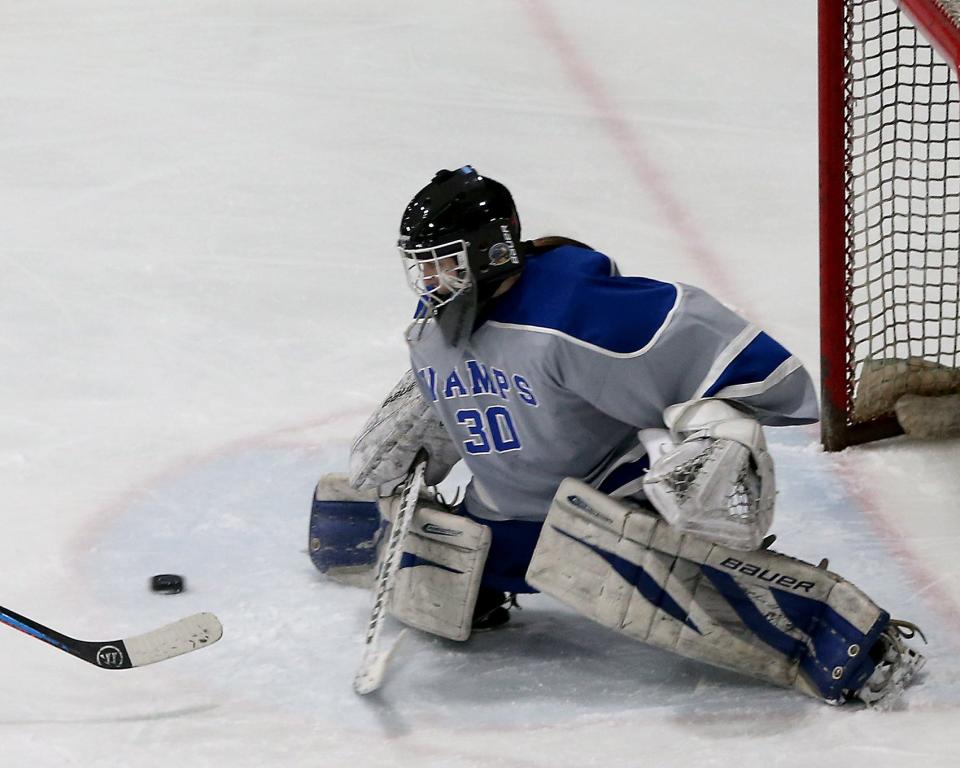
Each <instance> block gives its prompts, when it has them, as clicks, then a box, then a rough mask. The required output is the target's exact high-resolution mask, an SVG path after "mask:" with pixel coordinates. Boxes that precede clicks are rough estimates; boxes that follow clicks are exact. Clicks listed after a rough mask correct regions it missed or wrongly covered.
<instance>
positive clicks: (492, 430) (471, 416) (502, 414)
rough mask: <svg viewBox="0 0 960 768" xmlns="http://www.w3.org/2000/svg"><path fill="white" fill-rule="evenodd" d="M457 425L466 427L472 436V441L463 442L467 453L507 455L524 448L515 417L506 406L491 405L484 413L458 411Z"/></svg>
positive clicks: (472, 409)
mask: <svg viewBox="0 0 960 768" xmlns="http://www.w3.org/2000/svg"><path fill="white" fill-rule="evenodd" d="M457 423H458V424H462V425H463V426H465V427H466V428H467V432H468V433H469V434H470V439H469V440H464V441H463V447H464V448H466V449H467V453H472V454H478V453H491V452H492V451H496V452H497V453H507V452H508V451H519V450H520V448H521V447H522V446H521V445H520V437H519V435H517V429H516V427H514V426H513V417H512V416H511V415H510V411H509V410H507V408H506V407H505V406H502V405H491V406H490V407H489V408H486V409H484V410H483V412H480V411H478V410H477V409H476V408H463V409H461V410H459V411H457Z"/></svg>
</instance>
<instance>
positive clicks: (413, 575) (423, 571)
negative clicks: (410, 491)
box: [389, 501, 490, 641]
mask: <svg viewBox="0 0 960 768" xmlns="http://www.w3.org/2000/svg"><path fill="white" fill-rule="evenodd" d="M489 549H490V529H489V528H488V527H487V526H485V525H481V524H480V523H477V522H474V521H473V520H470V519H468V518H466V517H463V516H461V515H454V514H451V513H450V512H446V511H444V510H442V509H440V508H439V507H436V506H430V505H427V504H424V503H423V502H422V501H421V502H420V504H419V505H418V506H417V510H416V513H415V515H414V518H413V521H412V525H411V528H410V532H409V533H408V534H407V538H406V541H405V542H404V546H403V555H402V556H401V559H400V570H399V571H398V572H397V580H396V583H395V585H394V588H393V593H392V595H391V598H390V606H389V607H390V613H391V614H392V615H393V616H394V617H395V618H396V619H398V620H399V621H402V622H403V623H404V624H409V625H410V626H411V627H416V628H417V629H421V630H423V631H424V632H430V633H431V634H434V635H439V636H440V637H446V638H449V639H450V640H461V641H462V640H466V639H467V638H469V637H470V631H471V625H472V623H473V609H474V606H475V605H476V602H477V594H478V592H479V590H480V579H481V577H482V576H483V567H484V564H485V563H486V560H487V552H488V551H489Z"/></svg>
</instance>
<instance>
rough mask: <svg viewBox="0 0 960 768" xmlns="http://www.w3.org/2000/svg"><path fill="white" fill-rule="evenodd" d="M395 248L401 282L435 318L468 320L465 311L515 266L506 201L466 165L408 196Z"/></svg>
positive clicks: (516, 234) (514, 237)
mask: <svg viewBox="0 0 960 768" xmlns="http://www.w3.org/2000/svg"><path fill="white" fill-rule="evenodd" d="M398 245H399V247H400V252H401V255H402V257H403V261H404V266H405V268H406V274H407V282H408V283H409V284H410V287H411V288H412V289H413V291H414V293H416V294H417V295H418V296H419V297H420V298H421V301H422V302H423V304H424V305H425V308H426V309H427V310H429V311H430V312H431V313H432V314H433V315H434V316H436V317H438V318H442V315H443V314H455V315H458V316H461V317H463V315H464V314H468V315H472V314H473V312H471V311H469V310H470V307H471V305H472V309H473V311H475V309H476V306H477V305H481V306H482V305H483V303H484V302H486V301H488V300H489V299H490V298H491V297H492V296H493V294H494V293H495V292H496V290H497V288H498V287H499V286H500V285H501V283H503V281H504V280H506V279H507V278H508V277H510V276H512V275H515V274H518V273H519V272H520V271H521V269H522V268H523V255H522V249H521V247H520V218H519V216H518V215H517V209H516V206H515V205H514V202H513V197H511V195H510V192H509V190H508V189H507V188H506V187H505V186H504V185H503V184H500V183H499V182H497V181H494V180H493V179H490V178H487V177H485V176H481V175H480V174H479V173H477V172H476V170H474V169H473V168H472V167H471V166H469V165H467V166H464V167H463V168H460V169H458V170H456V171H449V170H441V171H437V173H436V174H435V175H434V177H433V179H432V180H431V182H430V183H429V184H427V186H425V187H424V188H423V189H421V190H420V191H419V192H418V193H417V194H416V195H415V196H414V198H413V200H411V201H410V204H409V205H408V206H407V208H406V210H405V211H404V212H403V218H402V219H401V220H400V239H399V243H398ZM457 305H459V306H460V309H459V310H458V311H457V312H454V311H453V310H452V307H454V306H457ZM457 325H462V323H461V322H458V323H457Z"/></svg>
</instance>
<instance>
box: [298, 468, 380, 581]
mask: <svg viewBox="0 0 960 768" xmlns="http://www.w3.org/2000/svg"><path fill="white" fill-rule="evenodd" d="M381 538H382V525H381V517H380V511H379V509H378V506H377V492H376V490H368V491H357V490H354V489H353V488H352V487H351V486H350V483H349V481H348V479H347V475H345V474H329V475H324V476H323V477H321V478H320V482H318V483H317V490H316V492H315V493H314V497H313V507H312V509H311V511H310V538H309V552H310V559H311V560H312V561H313V564H314V565H315V566H316V567H317V568H318V569H319V570H320V572H321V573H324V574H326V575H327V576H330V577H331V578H333V579H335V580H337V581H340V582H343V583H345V584H351V585H355V586H370V585H371V584H372V583H373V572H374V568H375V566H376V562H377V548H378V544H379V542H380V540H381Z"/></svg>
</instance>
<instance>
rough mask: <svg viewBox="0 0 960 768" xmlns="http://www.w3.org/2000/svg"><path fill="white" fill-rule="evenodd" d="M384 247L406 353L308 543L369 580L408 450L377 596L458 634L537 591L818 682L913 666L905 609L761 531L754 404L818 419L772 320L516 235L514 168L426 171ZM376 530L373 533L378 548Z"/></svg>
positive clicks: (873, 697) (771, 420) (770, 504)
mask: <svg viewBox="0 0 960 768" xmlns="http://www.w3.org/2000/svg"><path fill="white" fill-rule="evenodd" d="M399 249H400V256H401V259H402V263H403V265H404V269H405V272H406V275H407V279H408V283H409V285H410V287H412V289H413V290H414V292H415V293H416V295H417V296H418V298H419V304H418V307H417V311H416V314H415V319H414V321H413V323H412V324H411V325H410V327H409V328H408V329H407V332H406V338H407V343H408V345H409V349H410V361H411V369H410V371H409V372H408V373H407V374H406V375H405V376H404V377H403V378H402V380H401V381H400V383H399V384H398V385H397V386H396V388H395V389H394V390H393V391H392V392H391V393H390V394H389V395H388V396H387V398H386V399H385V400H384V402H383V404H382V405H381V407H380V408H379V409H378V410H377V411H376V412H375V413H374V414H373V415H372V416H371V418H370V419H369V421H368V422H367V423H366V424H365V425H364V427H363V429H362V430H361V432H360V434H359V435H358V436H357V439H356V441H355V443H354V445H353V449H352V455H351V457H350V473H349V475H348V476H347V475H330V476H326V477H324V478H322V479H321V481H320V483H319V484H318V486H317V493H316V498H315V500H314V506H313V514H312V517H311V553H312V556H313V559H314V562H315V564H316V565H317V566H318V567H319V568H320V569H321V570H322V571H324V572H325V573H328V574H329V575H330V576H331V577H334V578H338V579H340V580H343V581H350V582H353V583H367V584H369V583H370V582H371V580H372V573H373V571H374V568H375V563H376V559H377V552H378V542H381V541H382V540H383V535H382V534H383V530H384V527H385V526H387V525H389V521H390V520H391V519H393V518H394V515H395V514H396V512H397V504H398V501H397V499H398V496H397V491H398V488H399V487H401V486H402V484H403V483H404V479H405V477H406V476H407V474H408V472H409V470H410V468H411V465H412V464H413V462H414V457H415V456H417V455H418V454H419V453H420V451H421V450H423V449H425V450H426V452H427V454H428V457H429V458H428V463H427V467H426V477H425V484H426V486H427V487H428V488H429V487H430V486H435V485H436V484H437V483H439V482H441V480H442V479H443V478H444V477H445V476H446V474H447V473H448V472H449V471H450V469H451V468H452V466H453V465H454V464H455V463H456V462H458V461H460V460H463V461H464V462H465V464H466V467H467V468H468V469H469V471H470V473H471V474H472V480H471V482H470V483H469V485H468V487H467V488H466V492H465V497H464V499H463V501H462V502H461V503H459V504H456V505H454V506H451V505H449V504H447V503H446V502H445V501H444V500H443V499H442V498H441V497H439V496H438V495H437V494H436V493H434V492H431V491H430V490H427V491H425V492H423V493H421V494H418V497H417V499H416V507H415V512H414V516H413V518H412V521H413V522H412V525H411V527H410V529H409V532H408V533H407V535H406V536H405V537H404V539H403V541H402V557H401V558H400V561H399V567H398V570H397V571H396V578H395V580H394V583H392V584H391V585H390V595H389V603H388V606H389V610H390V612H391V613H392V614H393V616H395V617H396V618H397V619H398V620H400V621H401V622H404V623H405V624H408V625H410V626H413V627H416V628H418V629H420V630H423V631H425V632H430V633H434V634H436V635H439V636H442V637H446V638H451V639H454V640H466V639H467V638H469V636H470V634H471V632H472V631H475V630H477V629H490V628H495V627H497V626H501V625H502V624H504V623H506V622H507V621H509V619H510V608H511V606H512V605H514V604H515V602H516V594H517V593H531V592H537V591H541V592H544V593H546V594H549V595H552V596H553V597H555V598H557V599H558V600H560V601H562V602H563V603H565V604H566V605H568V606H570V607H571V608H573V609H575V610H576V611H579V612H580V613H582V614H583V615H585V616H588V617H589V618H591V619H592V620H594V621H596V622H598V623H600V624H602V625H604V626H607V627H610V628H612V629H613V630H616V631H618V632H621V633H623V634H625V635H628V636H630V637H632V638H635V639H636V640H638V641H640V642H644V643H648V644H650V645H654V646H657V647H659V648H664V649H668V650H670V651H673V652H675V653H678V654H681V655H683V656H685V657H688V658H691V659H697V660H700V661H702V662H705V663H708V664H713V665H716V666H719V667H723V668H726V669H730V670H735V671H737V672H740V673H742V674H744V675H749V676H751V677H754V678H759V679H762V680H766V681H768V682H770V683H772V684H775V685H779V686H784V687H792V688H795V689H796V690H798V691H800V692H802V693H804V694H807V695H809V696H813V697H816V698H818V699H821V700H823V701H825V702H828V703H831V704H842V703H844V702H851V701H852V702H863V703H865V704H868V705H879V706H883V705H885V704H889V703H890V702H891V701H893V700H895V699H896V698H897V697H898V696H899V694H900V693H901V691H902V690H903V688H904V687H905V686H906V685H907V684H908V683H909V682H910V680H911V678H912V677H913V676H914V674H915V672H916V671H917V670H918V669H919V668H920V667H921V665H922V663H923V657H922V656H920V655H919V654H918V653H917V652H916V651H915V650H914V649H913V648H911V647H910V646H909V645H908V644H907V642H906V641H907V640H909V639H910V638H911V637H913V636H914V634H915V633H916V632H917V630H916V627H914V626H913V625H911V624H909V623H908V622H903V621H897V620H894V619H891V618H890V616H889V614H888V613H887V612H886V611H884V610H883V609H882V608H880V607H879V606H878V605H876V604H875V603H874V602H873V601H872V600H871V599H870V598H869V597H868V596H867V595H866V594H864V593H863V592H862V591H860V590H859V589H858V588H857V587H855V586H854V585H853V584H851V583H849V582H848V581H846V580H845V579H844V578H843V577H842V576H840V575H838V574H836V573H833V572H832V571H830V570H827V568H826V563H825V562H824V563H822V564H821V565H820V566H814V565H812V564H809V563H805V562H802V561H800V560H797V559H794V558H791V557H787V556H785V555H782V554H779V553H777V552H775V551H773V550H772V549H770V548H769V544H770V542H771V541H772V538H773V537H772V536H768V532H769V529H770V527H771V524H772V521H773V511H774V500H775V496H776V480H775V474H774V467H773V463H772V461H771V458H770V455H769V453H768V451H767V447H766V443H765V439H764V433H763V427H777V426H786V425H795V424H807V423H811V422H814V421H816V420H817V417H818V410H817V404H816V399H815V395H814V390H813V386H812V383H811V380H810V377H809V375H808V374H807V372H806V371H805V369H804V368H803V366H802V365H801V363H800V362H799V361H798V360H797V359H796V358H795V357H794V356H793V355H791V354H790V352H788V351H787V350H786V349H785V348H784V347H783V346H781V345H780V344H779V343H778V342H777V341H775V340H774V339H773V338H771V337H770V336H769V335H767V334H766V333H764V332H763V331H762V330H760V329H759V328H757V327H755V326H753V325H751V324H749V323H748V322H746V321H745V320H744V319H742V318H741V317H739V316H738V315H737V314H735V313H734V312H732V311H731V310H729V309H727V308H726V307H725V306H724V305H722V304H721V303H720V302H718V301H717V300H716V299H714V298H713V297H711V296H710V295H709V294H708V293H706V292H704V291H702V290H700V289H698V288H694V287H692V286H689V285H683V284H679V283H665V282H659V281H656V280H651V279H646V278H640V277H626V276H621V275H620V274H619V272H618V270H617V268H616V265H615V264H614V263H613V262H612V261H611V260H610V259H609V258H608V257H606V256H605V255H603V254H601V253H599V252H597V251H595V250H593V249H592V248H590V247H588V246H586V245H585V244H583V243H581V242H578V241H575V240H571V239H569V238H565V237H547V238H541V239H538V240H533V241H522V240H521V239H520V221H519V217H518V215H517V210H516V207H515V206H514V202H513V199H512V197H511V195H510V193H509V192H508V190H507V189H506V188H505V187H504V186H503V185H502V184H499V183H498V182H496V181H494V180H492V179H490V178H487V177H485V176H483V175H481V174H480V173H478V172H477V171H476V170H475V169H473V168H472V167H470V166H466V167H463V168H460V169H458V170H455V171H447V170H444V171H439V172H438V173H437V174H436V175H435V176H434V178H433V179H432V181H431V182H430V183H429V184H428V185H427V186H426V187H424V188H423V189H422V190H421V191H420V192H418V193H417V195H416V196H415V197H414V198H413V200H412V201H411V202H410V204H409V206H408V207H407V208H406V210H405V212H404V214H403V217H402V220H401V225H400V238H399ZM381 549H382V547H381Z"/></svg>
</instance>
